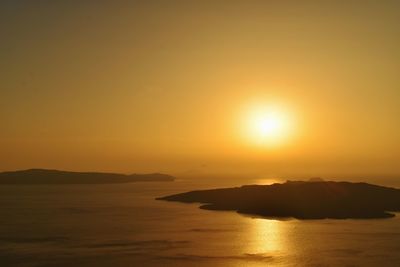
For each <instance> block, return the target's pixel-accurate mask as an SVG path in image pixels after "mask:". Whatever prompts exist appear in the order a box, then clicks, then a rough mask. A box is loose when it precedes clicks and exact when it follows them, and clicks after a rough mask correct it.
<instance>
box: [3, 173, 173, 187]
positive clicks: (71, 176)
mask: <svg viewBox="0 0 400 267" xmlns="http://www.w3.org/2000/svg"><path fill="white" fill-rule="evenodd" d="M173 180H174V177H172V176H170V175H167V174H161V173H152V174H130V175H126V174H119V173H102V172H70V171H58V170H46V169H30V170H22V171H12V172H1V173H0V185H1V184H112V183H131V182H160V181H162V182H164V181H165V182H167V181H173Z"/></svg>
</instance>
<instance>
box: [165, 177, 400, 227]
mask: <svg viewBox="0 0 400 267" xmlns="http://www.w3.org/2000/svg"><path fill="white" fill-rule="evenodd" d="M157 199H159V200H167V201H179V202H186V203H195V202H197V203H204V204H205V205H202V206H200V208H202V209H207V210H233V211H237V212H238V213H242V214H249V215H257V216H263V217H293V218H297V219H324V218H332V219H346V218H360V219H361V218H363V219H366V218H388V217H393V216H395V215H394V214H391V213H389V212H397V211H400V190H399V189H395V188H388V187H383V186H378V185H372V184H367V183H350V182H331V181H326V182H325V181H309V182H303V181H287V182H286V183H283V184H272V185H244V186H242V187H235V188H223V189H212V190H201V191H191V192H187V193H182V194H176V195H171V196H166V197H161V198H157Z"/></svg>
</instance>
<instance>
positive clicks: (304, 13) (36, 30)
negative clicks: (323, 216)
mask: <svg viewBox="0 0 400 267" xmlns="http://www.w3.org/2000/svg"><path fill="white" fill-rule="evenodd" d="M399 25H400V1H395V0H393V1H384V0H379V1H378V0H376V1H367V0H364V1H361V0H360V1H340V0H337V1H321V0H318V1H299V0H296V1H282V0H277V1H267V0H265V1H248V0H246V1H245V0H243V1H228V0H226V1H194V0H191V1H166V0H163V1H114V0H113V1H31V0H29V1H18V0H9V1H4V0H2V1H0V38H1V39H0V123H1V124H0V125H1V128H0V170H13V169H24V168H32V167H41V168H58V169H68V170H99V171H120V172H148V171H162V172H169V173H174V174H184V173H192V174H197V173H215V172H217V173H238V174H242V173H243V174H254V175H265V176H273V175H291V174H298V175H312V176H319V175H321V176H324V175H395V174H400V167H399V163H400V75H399V70H400V50H399V47H400V27H399ZM259 106H274V107H278V109H280V110H281V111H282V110H283V111H282V112H283V114H284V115H285V116H287V117H288V119H287V121H288V124H289V125H290V127H288V129H286V132H285V133H282V134H284V135H287V136H288V138H285V140H284V141H282V142H280V144H277V145H275V146H263V145H257V144H256V142H252V140H251V139H252V138H253V137H252V135H251V134H249V135H248V136H247V137H246V136H245V134H243V133H244V132H246V131H245V130H246V129H244V128H246V127H247V126H246V123H243V120H246V119H245V118H246V116H247V115H246V114H247V112H248V110H251V109H252V108H254V107H259Z"/></svg>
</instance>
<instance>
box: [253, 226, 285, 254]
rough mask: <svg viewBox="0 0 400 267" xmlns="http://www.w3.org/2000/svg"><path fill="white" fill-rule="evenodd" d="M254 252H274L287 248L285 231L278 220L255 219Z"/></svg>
mask: <svg viewBox="0 0 400 267" xmlns="http://www.w3.org/2000/svg"><path fill="white" fill-rule="evenodd" d="M253 224H254V226H253V227H254V236H253V238H254V239H253V242H254V243H253V244H252V248H251V251H252V252H253V253H267V254H268V253H272V252H279V251H282V250H284V249H286V247H285V246H286V244H285V234H286V233H285V232H284V229H282V222H281V221H278V220H269V219H268V220H266V219H254V221H253Z"/></svg>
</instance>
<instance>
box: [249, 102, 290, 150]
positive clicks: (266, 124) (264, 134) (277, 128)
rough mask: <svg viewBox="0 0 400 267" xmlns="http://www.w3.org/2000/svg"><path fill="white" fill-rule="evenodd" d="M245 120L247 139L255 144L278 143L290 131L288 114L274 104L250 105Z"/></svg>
mask: <svg viewBox="0 0 400 267" xmlns="http://www.w3.org/2000/svg"><path fill="white" fill-rule="evenodd" d="M245 120H246V124H247V125H246V136H247V139H250V141H251V142H252V143H254V144H257V145H268V146H276V145H280V144H282V143H284V141H285V140H286V139H287V137H288V135H289V132H290V129H289V126H290V124H289V118H288V114H287V113H286V112H284V111H283V110H282V109H281V108H278V107H275V106H258V107H252V108H251V109H250V110H249V111H248V114H247V116H246V118H245Z"/></svg>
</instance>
